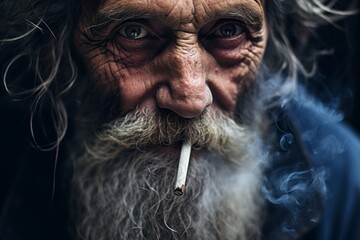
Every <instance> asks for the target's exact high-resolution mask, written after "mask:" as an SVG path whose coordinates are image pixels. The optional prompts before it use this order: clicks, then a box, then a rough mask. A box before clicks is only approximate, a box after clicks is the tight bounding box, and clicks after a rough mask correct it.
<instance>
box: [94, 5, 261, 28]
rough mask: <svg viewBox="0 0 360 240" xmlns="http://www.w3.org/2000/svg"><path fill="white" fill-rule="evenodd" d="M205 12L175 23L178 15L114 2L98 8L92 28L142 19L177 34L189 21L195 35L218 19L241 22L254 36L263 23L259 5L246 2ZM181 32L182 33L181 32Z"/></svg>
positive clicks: (194, 13)
mask: <svg viewBox="0 0 360 240" xmlns="http://www.w3.org/2000/svg"><path fill="white" fill-rule="evenodd" d="M253 2H254V3H255V2H258V1H253ZM199 4H200V3H199ZM256 6H257V7H258V9H257V7H256ZM205 11H206V14H205V15H202V17H201V18H200V14H197V12H198V11H196V8H195V10H194V11H193V12H191V13H190V16H186V17H185V19H179V18H177V16H178V15H176V16H172V15H171V14H169V12H168V11H167V9H165V8H157V7H152V6H151V4H149V3H146V2H145V3H144V2H141V1H140V2H132V1H129V2H126V1H116V2H114V3H110V4H109V5H107V6H106V7H104V8H101V7H100V9H99V11H98V12H97V13H96V15H95V22H94V24H93V25H92V27H94V28H97V27H102V26H104V24H105V23H109V22H114V23H117V24H118V23H122V22H125V21H128V20H135V19H144V20H151V21H158V22H162V23H166V24H167V25H169V26H170V27H172V28H173V29H174V30H180V29H177V28H179V26H181V25H186V21H189V22H188V23H191V25H193V26H194V27H195V28H196V29H197V31H198V30H199V29H200V28H201V27H203V26H204V25H205V24H207V23H209V22H212V21H216V20H218V19H236V20H239V21H241V22H243V23H244V24H245V26H246V27H247V28H249V30H250V31H252V32H258V31H260V30H261V29H262V28H263V22H264V19H263V12H262V8H261V5H260V4H259V5H258V4H250V3H249V2H248V1H241V2H235V3H233V4H226V6H225V7H224V8H221V7H220V8H218V9H216V8H212V7H208V8H207V9H206V10H205ZM182 30H184V31H186V30H185V29H182Z"/></svg>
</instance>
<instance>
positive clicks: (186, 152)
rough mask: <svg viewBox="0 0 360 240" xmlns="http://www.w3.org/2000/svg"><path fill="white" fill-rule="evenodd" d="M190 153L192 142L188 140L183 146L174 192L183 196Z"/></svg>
mask: <svg viewBox="0 0 360 240" xmlns="http://www.w3.org/2000/svg"><path fill="white" fill-rule="evenodd" d="M190 154H191V144H190V143H188V142H184V143H183V145H182V147H181V152H180V160H179V167H178V172H177V177H176V184H175V189H174V194H175V195H177V196H181V195H183V194H184V190H185V181H186V175H187V171H188V166H189V161H190Z"/></svg>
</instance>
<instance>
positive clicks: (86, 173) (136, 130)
mask: <svg viewBox="0 0 360 240" xmlns="http://www.w3.org/2000/svg"><path fill="white" fill-rule="evenodd" d="M80 139H81V138H80ZM183 141H189V142H190V143H191V144H192V146H193V148H195V149H198V151H193V154H192V156H191V159H190V165H189V171H188V174H187V180H186V188H185V194H184V195H183V196H180V197H179V196H176V195H174V192H173V188H174V186H175V180H176V179H175V178H176V173H177V167H178V159H179V151H165V150H164V147H163V146H173V145H175V147H176V146H178V145H177V144H179V142H183ZM83 146H84V147H83V148H82V150H81V151H78V153H76V154H73V156H72V157H71V162H72V163H73V169H74V177H73V182H72V183H71V185H72V186H73V189H72V201H71V209H73V217H74V221H75V222H74V225H75V226H76V229H75V233H74V234H75V235H76V236H77V238H79V239H96V240H102V239H107V240H111V239H204V240H205V239H206V240H211V239H260V233H261V226H262V219H263V216H262V212H263V211H262V208H263V199H262V197H261V194H260V187H261V164H260V163H261V162H262V161H264V159H265V158H266V157H267V156H266V153H265V151H264V150H263V149H264V146H263V143H262V141H261V140H260V136H259V133H258V131H256V126H252V127H250V126H247V125H244V126H241V125H239V124H237V123H235V121H233V120H232V119H231V118H229V117H226V116H224V115H222V114H221V113H215V112H213V111H207V112H205V114H204V115H203V116H201V117H199V118H197V119H191V120H187V119H182V118H180V117H179V116H177V115H175V114H171V113H168V112H166V113H158V112H152V111H137V112H135V113H131V114H128V115H126V116H125V117H123V118H121V119H120V120H115V121H113V122H112V123H110V124H106V125H105V126H104V128H103V130H102V131H101V132H100V133H97V134H95V136H94V137H93V139H92V140H91V141H88V142H86V143H85V144H84V145H83ZM178 147H179V146H178Z"/></svg>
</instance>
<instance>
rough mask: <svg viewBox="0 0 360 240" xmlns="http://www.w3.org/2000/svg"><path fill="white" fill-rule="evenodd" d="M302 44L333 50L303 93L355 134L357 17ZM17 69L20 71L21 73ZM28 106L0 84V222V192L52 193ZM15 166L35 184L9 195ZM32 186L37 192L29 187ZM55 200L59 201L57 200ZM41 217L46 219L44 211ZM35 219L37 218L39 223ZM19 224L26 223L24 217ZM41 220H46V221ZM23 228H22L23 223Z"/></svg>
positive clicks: (0, 207)
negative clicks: (35, 144)
mask: <svg viewBox="0 0 360 240" xmlns="http://www.w3.org/2000/svg"><path fill="white" fill-rule="evenodd" d="M348 2H350V0H341V1H340V3H339V5H340V7H342V6H346V4H347V3H348ZM359 2H360V0H357V1H356V4H357V6H358V7H359ZM308 44H316V45H317V46H318V47H319V48H323V49H326V50H330V51H332V52H333V54H332V55H324V56H320V57H319V60H318V71H317V72H316V74H315V76H314V77H313V78H311V79H310V80H309V81H308V84H307V87H308V89H309V90H310V91H311V92H312V93H313V94H314V95H316V96H317V97H318V98H320V99H321V100H322V101H324V102H325V103H326V104H327V105H331V106H333V107H334V108H335V109H337V110H338V111H340V112H342V113H343V115H344V121H345V122H346V123H347V124H348V125H349V126H350V127H351V128H353V129H354V131H356V132H357V133H358V134H359V133H360V14H357V15H354V16H351V17H348V18H346V19H344V20H342V21H340V22H339V23H338V27H335V26H326V27H321V28H320V29H318V31H317V37H316V38H314V39H310V40H309V43H308ZM0 62H1V54H0ZM0 69H1V71H2V66H0ZM19 70H20V71H21V69H19ZM30 105H31V100H30V99H28V100H23V101H14V100H13V99H11V98H10V97H9V96H8V95H7V94H6V93H5V90H4V86H3V84H2V82H1V83H0V189H1V190H0V220H1V215H3V214H6V207H7V206H6V204H7V203H5V202H4V200H5V199H4V198H3V197H2V196H1V195H2V194H3V195H8V194H15V195H16V194H24V196H29V195H32V194H33V193H35V192H36V194H39V195H38V196H36V197H35V198H31V199H29V206H34V205H35V206H38V207H39V208H42V207H43V206H39V204H33V203H31V201H34V202H35V201H37V199H41V198H42V197H45V198H47V199H50V198H51V196H50V194H49V193H51V192H52V190H51V189H53V185H52V184H53V181H51V180H52V179H53V172H54V165H55V163H54V161H53V159H55V158H54V156H55V153H54V152H40V151H38V150H35V149H33V148H32V146H31V144H30V142H31V133H30V128H29V106H30ZM24 133H26V134H24ZM29 156H31V157H29ZM29 158H31V159H29ZM30 160H31V161H30ZM34 163H35V164H34ZM18 168H24V169H25V168H28V169H33V170H34V172H32V173H31V172H28V174H29V176H28V177H29V178H34V176H35V178H36V179H32V181H35V182H37V183H39V184H35V185H34V184H32V185H29V186H27V185H26V184H24V185H23V190H24V191H18V192H14V193H12V191H14V188H12V184H16V175H15V174H14V173H15V172H16V171H15V169H18ZM34 173H35V174H34ZM36 173H41V174H36ZM22 177H24V176H22ZM25 178H26V176H25ZM49 179H50V181H49ZM29 184H30V183H29ZM36 186H39V187H41V188H42V189H34V187H36ZM18 198H22V196H18ZM58 201H61V199H60V200H58ZM14 204H16V203H14ZM49 204H51V203H49ZM29 211H33V212H34V213H36V212H37V213H39V212H44V211H37V209H29ZM24 215H25V214H24ZM29 215H30V214H29ZM44 216H46V213H44ZM14 217H15V218H16V217H18V216H14ZM41 217H42V216H39V219H40V218H41ZM14 221H15V219H14ZM16 221H19V219H17V220H16ZM23 221H26V219H24V220H23ZM42 221H46V219H43V220H42ZM24 224H25V225H26V223H25V222H24ZM0 225H1V222H0ZM47 231H51V229H47Z"/></svg>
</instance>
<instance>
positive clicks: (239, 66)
mask: <svg viewBox="0 0 360 240" xmlns="http://www.w3.org/2000/svg"><path fill="white" fill-rule="evenodd" d="M263 52H264V47H260V46H256V47H255V46H249V47H248V48H243V49H241V50H239V51H232V52H230V51H229V52H224V51H222V52H220V53H219V54H221V55H222V56H223V57H224V58H227V59H231V61H233V63H234V64H232V66H230V67H228V66H227V65H225V66H224V65H223V64H220V63H219V60H217V62H216V67H215V68H214V71H213V72H212V73H211V74H210V75H209V85H210V86H211V89H212V91H213V94H214V98H215V99H216V100H217V101H216V102H218V103H219V105H220V106H221V108H222V109H226V111H228V112H230V113H231V114H234V110H235V106H236V104H237V102H236V101H237V99H239V96H240V97H241V96H242V95H243V94H244V93H245V92H246V91H247V90H249V88H250V87H251V86H252V83H253V81H255V79H256V75H257V72H258V69H259V66H260V63H261V60H262V56H263Z"/></svg>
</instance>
